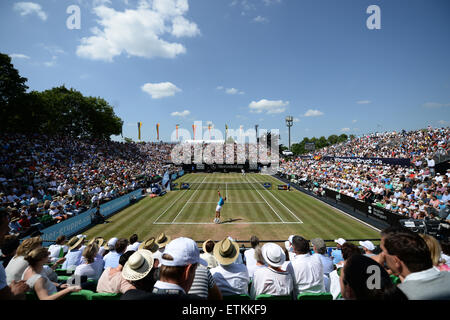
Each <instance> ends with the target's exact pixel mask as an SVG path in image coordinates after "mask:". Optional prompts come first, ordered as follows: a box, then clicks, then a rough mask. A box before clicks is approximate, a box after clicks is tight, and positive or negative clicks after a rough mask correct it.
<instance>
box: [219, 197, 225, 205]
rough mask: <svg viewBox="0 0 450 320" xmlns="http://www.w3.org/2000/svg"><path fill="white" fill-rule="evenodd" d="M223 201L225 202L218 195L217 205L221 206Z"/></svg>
mask: <svg viewBox="0 0 450 320" xmlns="http://www.w3.org/2000/svg"><path fill="white" fill-rule="evenodd" d="M224 203H225V201H223V198H222V197H220V199H219V202H217V204H218V205H219V206H223V204H224Z"/></svg>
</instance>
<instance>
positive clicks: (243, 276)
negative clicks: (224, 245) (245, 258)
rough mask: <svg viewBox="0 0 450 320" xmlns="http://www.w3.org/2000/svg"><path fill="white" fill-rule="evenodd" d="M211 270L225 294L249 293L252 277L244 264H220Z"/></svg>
mask: <svg viewBox="0 0 450 320" xmlns="http://www.w3.org/2000/svg"><path fill="white" fill-rule="evenodd" d="M210 271H211V274H212V275H213V277H214V280H215V281H216V284H217V287H219V289H220V291H221V292H222V294H223V295H224V296H227V295H234V294H248V284H249V282H250V278H249V276H248V271H247V267H246V266H245V265H244V264H241V263H232V264H230V265H228V266H224V265H221V264H219V265H218V266H217V267H215V268H212V269H211V270H210Z"/></svg>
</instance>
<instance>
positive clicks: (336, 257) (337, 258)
mask: <svg viewBox="0 0 450 320" xmlns="http://www.w3.org/2000/svg"><path fill="white" fill-rule="evenodd" d="M331 257H332V258H333V263H334V264H337V263H339V262H341V261H344V258H343V257H342V250H339V249H335V250H333V251H332V252H331Z"/></svg>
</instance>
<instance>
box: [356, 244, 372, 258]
mask: <svg viewBox="0 0 450 320" xmlns="http://www.w3.org/2000/svg"><path fill="white" fill-rule="evenodd" d="M359 245H360V246H361V247H362V248H363V250H364V255H365V256H368V257H372V256H375V254H374V253H373V250H375V245H374V244H373V243H372V241H369V240H366V241H360V242H359Z"/></svg>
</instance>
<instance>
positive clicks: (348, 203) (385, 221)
mask: <svg viewBox="0 0 450 320" xmlns="http://www.w3.org/2000/svg"><path fill="white" fill-rule="evenodd" d="M276 177H277V178H281V180H283V181H286V180H288V181H290V182H291V186H293V187H296V189H299V190H300V191H302V192H305V193H307V194H310V195H313V196H314V197H315V198H317V199H319V200H322V201H325V202H327V203H328V204H331V205H333V204H335V205H336V206H338V207H339V209H342V208H345V209H347V210H346V211H347V213H349V214H352V213H355V212H358V213H360V214H361V215H362V216H364V217H366V218H368V219H367V222H369V223H370V221H376V222H381V223H382V225H383V226H398V225H400V222H399V221H400V220H402V219H408V217H407V216H404V215H402V214H399V213H395V212H393V211H390V210H387V209H384V208H382V207H378V206H377V205H375V204H373V203H366V202H363V201H360V200H357V199H355V198H352V197H349V196H347V195H345V194H342V193H339V192H337V191H334V190H331V189H327V188H323V190H324V191H325V192H324V193H323V194H322V195H317V194H314V193H313V192H311V191H310V190H308V188H305V187H306V185H307V184H308V183H311V182H300V181H299V182H298V183H293V182H292V179H294V180H297V181H298V177H297V176H296V175H287V174H281V173H279V174H277V175H276ZM357 218H359V217H357ZM371 224H372V223H371ZM377 227H378V226H377Z"/></svg>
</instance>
